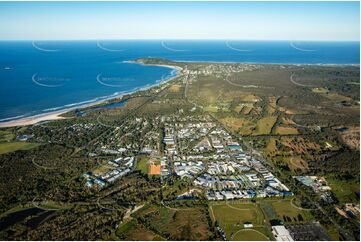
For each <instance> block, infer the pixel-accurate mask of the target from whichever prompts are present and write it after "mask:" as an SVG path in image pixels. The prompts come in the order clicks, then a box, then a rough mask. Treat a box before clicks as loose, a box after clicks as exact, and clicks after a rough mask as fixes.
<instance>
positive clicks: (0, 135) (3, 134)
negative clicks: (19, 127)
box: [0, 130, 15, 142]
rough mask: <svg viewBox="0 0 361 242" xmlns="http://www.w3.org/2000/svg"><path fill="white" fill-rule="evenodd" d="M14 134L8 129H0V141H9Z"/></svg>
mask: <svg viewBox="0 0 361 242" xmlns="http://www.w3.org/2000/svg"><path fill="white" fill-rule="evenodd" d="M14 137H15V135H14V134H13V133H12V132H10V131H5V130H1V131H0V142H10V141H12V140H13V139H14Z"/></svg>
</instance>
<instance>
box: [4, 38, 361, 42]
mask: <svg viewBox="0 0 361 242" xmlns="http://www.w3.org/2000/svg"><path fill="white" fill-rule="evenodd" d="M130 40H131V41H142V40H143V41H207V40H208V41H289V42H294V41H300V42H301V41H303V42H360V40H346V39H345V40H331V39H330V40H326V39H325V40H320V39H177V38H170V39H167V38H164V39H163V38H154V39H153V38H144V39H140V38H139V39H137V38H134V39H133V38H129V39H117V38H109V39H101V38H99V39H98V38H94V39H93V38H92V39H0V41H2V42H4V41H130Z"/></svg>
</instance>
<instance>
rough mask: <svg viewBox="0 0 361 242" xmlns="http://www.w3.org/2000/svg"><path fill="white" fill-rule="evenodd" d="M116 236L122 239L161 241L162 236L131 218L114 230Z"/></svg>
mask: <svg viewBox="0 0 361 242" xmlns="http://www.w3.org/2000/svg"><path fill="white" fill-rule="evenodd" d="M115 234H116V236H117V237H118V238H119V239H122V240H135V241H140V240H146V241H163V240H165V239H164V238H163V237H162V236H160V235H158V234H156V233H154V232H153V231H151V230H149V229H147V228H146V227H144V226H143V225H142V224H139V223H138V222H137V220H135V219H133V220H131V221H129V222H127V223H124V224H122V225H120V226H119V228H118V229H117V231H116V233H115Z"/></svg>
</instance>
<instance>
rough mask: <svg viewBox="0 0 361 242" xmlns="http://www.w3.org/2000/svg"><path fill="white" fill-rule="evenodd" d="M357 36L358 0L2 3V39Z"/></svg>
mask: <svg viewBox="0 0 361 242" xmlns="http://www.w3.org/2000/svg"><path fill="white" fill-rule="evenodd" d="M359 36H360V4H359V2H0V40H85V39H164V40H166V39H222V40H225V39H227V40H236V39H238V40H327V41H349V40H351V41H359Z"/></svg>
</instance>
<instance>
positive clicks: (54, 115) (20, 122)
mask: <svg viewBox="0 0 361 242" xmlns="http://www.w3.org/2000/svg"><path fill="white" fill-rule="evenodd" d="M129 63H133V64H139V65H143V64H142V63H138V62H131V61H129ZM152 66H162V67H167V68H172V69H175V70H177V75H176V76H174V77H172V78H169V79H168V80H164V81H161V82H159V83H156V84H154V85H151V86H148V87H144V88H140V89H139V90H136V91H133V92H129V93H123V94H121V95H119V96H113V97H110V98H107V99H104V100H100V101H96V102H94V103H88V104H84V105H80V106H74V107H71V108H66V109H61V110H58V111H53V112H49V113H44V114H38V115H34V116H29V117H25V118H20V119H15V120H11V121H5V122H0V128H6V127H16V126H27V125H33V124H36V123H39V122H43V121H51V120H60V119H66V118H72V117H62V116H61V115H62V114H65V113H67V112H70V111H73V110H75V109H81V108H88V107H91V106H95V105H99V104H103V103H105V102H107V101H110V100H114V99H119V98H120V99H121V98H123V97H124V96H125V95H130V94H133V93H136V92H138V91H145V90H147V89H150V88H153V87H155V86H159V85H161V84H163V83H165V82H169V81H171V80H173V79H174V78H177V77H178V76H179V75H180V71H181V70H182V68H180V67H179V66H170V65H152Z"/></svg>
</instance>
